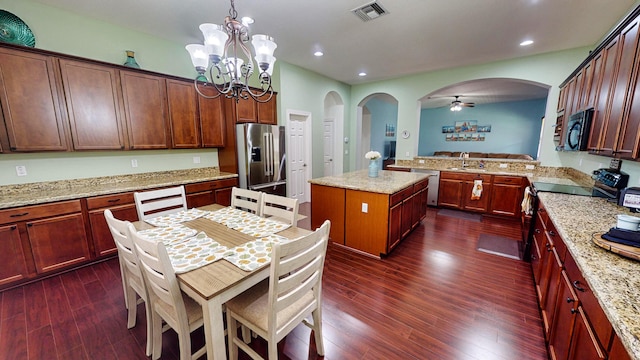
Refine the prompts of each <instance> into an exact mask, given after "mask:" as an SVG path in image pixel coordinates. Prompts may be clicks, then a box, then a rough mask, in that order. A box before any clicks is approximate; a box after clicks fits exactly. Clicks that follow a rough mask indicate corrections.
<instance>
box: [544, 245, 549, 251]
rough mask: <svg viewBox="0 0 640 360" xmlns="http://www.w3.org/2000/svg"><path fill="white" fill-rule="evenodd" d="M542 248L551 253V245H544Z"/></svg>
mask: <svg viewBox="0 0 640 360" xmlns="http://www.w3.org/2000/svg"><path fill="white" fill-rule="evenodd" d="M544 247H546V248H547V251H551V244H549V243H546V244H545V245H544Z"/></svg>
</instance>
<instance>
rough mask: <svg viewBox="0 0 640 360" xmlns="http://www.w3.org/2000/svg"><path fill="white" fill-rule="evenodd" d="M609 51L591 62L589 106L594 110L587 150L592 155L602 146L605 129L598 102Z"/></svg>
mask: <svg viewBox="0 0 640 360" xmlns="http://www.w3.org/2000/svg"><path fill="white" fill-rule="evenodd" d="M606 53H607V51H605V50H604V49H603V50H602V51H600V52H598V53H597V54H596V55H595V56H594V57H593V59H592V60H591V62H590V65H589V66H590V69H592V71H593V75H592V78H591V84H590V90H589V97H588V99H587V105H588V106H589V107H593V108H594V113H593V118H592V119H591V129H590V131H589V139H588V141H587V150H588V151H589V152H590V153H597V151H598V147H599V145H600V134H601V133H602V129H603V127H604V112H600V113H598V110H597V107H598V101H599V100H600V85H601V82H602V76H603V71H604V59H605V56H604V55H605V54H606Z"/></svg>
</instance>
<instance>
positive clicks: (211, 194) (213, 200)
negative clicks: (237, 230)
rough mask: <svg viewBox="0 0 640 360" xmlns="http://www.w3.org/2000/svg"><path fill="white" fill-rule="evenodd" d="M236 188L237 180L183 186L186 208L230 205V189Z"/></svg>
mask: <svg viewBox="0 0 640 360" xmlns="http://www.w3.org/2000/svg"><path fill="white" fill-rule="evenodd" d="M234 186H238V178H232V179H223V180H214V181H205V182H201V183H195V184H187V185H185V187H184V188H185V192H186V194H187V207H189V208H190V209H191V208H195V207H200V206H205V205H211V204H220V205H225V206H229V205H231V189H232V188H233V187H234Z"/></svg>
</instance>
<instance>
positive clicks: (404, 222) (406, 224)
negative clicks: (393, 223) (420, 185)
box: [400, 187, 416, 239]
mask: <svg viewBox="0 0 640 360" xmlns="http://www.w3.org/2000/svg"><path fill="white" fill-rule="evenodd" d="M409 193H410V194H411V195H409V196H408V197H407V198H406V199H404V200H402V206H401V208H402V216H401V220H400V236H401V238H403V239H404V238H405V237H406V236H407V235H409V233H410V232H411V229H413V224H414V223H413V219H414V214H413V213H414V209H413V208H414V203H415V202H416V194H414V193H413V187H411V191H410V192H409Z"/></svg>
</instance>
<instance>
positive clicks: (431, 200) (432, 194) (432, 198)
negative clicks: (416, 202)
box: [411, 169, 440, 206]
mask: <svg viewBox="0 0 640 360" xmlns="http://www.w3.org/2000/svg"><path fill="white" fill-rule="evenodd" d="M411 171H412V172H419V173H423V174H429V175H431V176H430V177H429V189H428V190H427V205H429V206H438V188H439V185H440V171H438V170H426V169H411Z"/></svg>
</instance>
